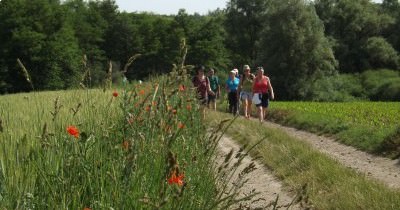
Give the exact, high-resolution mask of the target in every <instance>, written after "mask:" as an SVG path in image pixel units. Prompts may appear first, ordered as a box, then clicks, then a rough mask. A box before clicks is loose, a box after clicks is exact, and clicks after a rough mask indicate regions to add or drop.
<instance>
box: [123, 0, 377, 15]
mask: <svg viewBox="0 0 400 210" xmlns="http://www.w3.org/2000/svg"><path fill="white" fill-rule="evenodd" d="M227 1H228V0H116V2H117V4H118V7H119V10H120V11H127V12H136V11H137V12H143V11H147V12H154V13H157V14H167V15H171V14H177V13H178V11H179V9H181V8H184V9H185V10H186V12H187V13H189V14H193V13H195V12H197V13H199V14H201V15H205V14H207V12H208V11H212V10H215V9H217V8H221V9H222V8H225V7H226V2H227ZM373 1H374V2H381V1H382V0H373Z"/></svg>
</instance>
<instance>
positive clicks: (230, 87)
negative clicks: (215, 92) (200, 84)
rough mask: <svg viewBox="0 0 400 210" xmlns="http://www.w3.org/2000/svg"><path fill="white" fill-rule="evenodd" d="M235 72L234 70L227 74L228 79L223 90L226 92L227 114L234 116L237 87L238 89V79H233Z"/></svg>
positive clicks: (236, 105)
mask: <svg viewBox="0 0 400 210" xmlns="http://www.w3.org/2000/svg"><path fill="white" fill-rule="evenodd" d="M235 75H236V72H235V71H234V70H232V71H230V72H229V77H228V79H227V80H226V83H225V88H226V91H227V92H228V101H229V113H232V114H233V115H236V114H237V112H238V101H239V100H238V98H239V97H238V87H239V83H240V82H239V81H240V80H239V79H238V78H237V77H235Z"/></svg>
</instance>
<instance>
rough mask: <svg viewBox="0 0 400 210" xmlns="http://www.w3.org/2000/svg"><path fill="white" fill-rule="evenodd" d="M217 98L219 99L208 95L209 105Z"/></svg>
mask: <svg viewBox="0 0 400 210" xmlns="http://www.w3.org/2000/svg"><path fill="white" fill-rule="evenodd" d="M216 98H217V96H216V95H215V94H214V95H211V94H209V95H208V103H210V102H214V101H215V99H216Z"/></svg>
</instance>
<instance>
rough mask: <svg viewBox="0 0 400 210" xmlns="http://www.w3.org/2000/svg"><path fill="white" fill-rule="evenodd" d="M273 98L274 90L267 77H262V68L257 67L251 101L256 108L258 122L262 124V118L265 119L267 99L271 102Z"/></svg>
mask: <svg viewBox="0 0 400 210" xmlns="http://www.w3.org/2000/svg"><path fill="white" fill-rule="evenodd" d="M274 98H275V94H274V89H273V88H272V85H271V81H270V79H269V77H267V76H265V75H264V68H263V67H257V75H256V78H255V79H254V82H253V98H252V101H253V103H254V104H255V105H256V107H257V114H258V118H259V119H260V122H263V120H264V118H266V115H267V108H268V105H269V99H271V100H273V99H274Z"/></svg>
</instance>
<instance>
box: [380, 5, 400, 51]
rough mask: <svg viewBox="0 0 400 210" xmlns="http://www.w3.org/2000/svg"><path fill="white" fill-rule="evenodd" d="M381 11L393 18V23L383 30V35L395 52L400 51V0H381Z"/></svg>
mask: <svg viewBox="0 0 400 210" xmlns="http://www.w3.org/2000/svg"><path fill="white" fill-rule="evenodd" d="M382 12H383V13H384V14H387V15H389V16H390V17H392V18H393V19H394V22H393V24H391V25H390V26H389V27H388V28H386V30H384V33H383V36H384V37H385V38H386V39H387V40H388V42H389V43H390V44H392V46H393V47H394V48H395V49H396V50H397V52H400V33H399V28H400V2H399V1H398V0H383V2H382Z"/></svg>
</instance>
